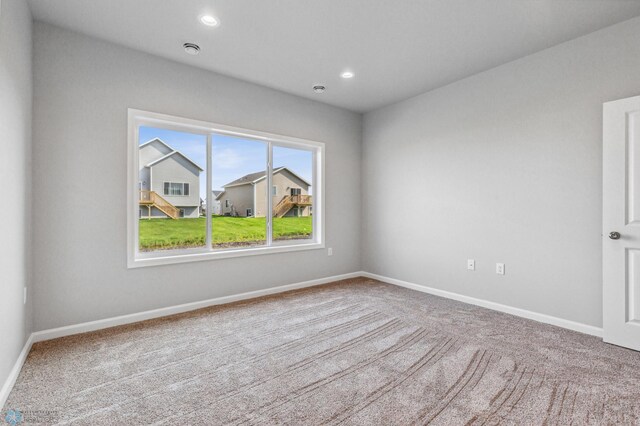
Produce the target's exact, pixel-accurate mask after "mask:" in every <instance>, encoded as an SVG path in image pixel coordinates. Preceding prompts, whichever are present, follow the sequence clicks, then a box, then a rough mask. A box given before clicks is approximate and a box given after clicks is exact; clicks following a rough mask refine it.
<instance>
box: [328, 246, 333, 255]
mask: <svg viewBox="0 0 640 426" xmlns="http://www.w3.org/2000/svg"><path fill="white" fill-rule="evenodd" d="M327 256H333V248H331V247H329V248H328V249H327Z"/></svg>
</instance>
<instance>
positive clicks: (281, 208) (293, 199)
mask: <svg viewBox="0 0 640 426" xmlns="http://www.w3.org/2000/svg"><path fill="white" fill-rule="evenodd" d="M310 205H312V196H311V195H287V196H285V197H282V200H280V202H279V203H278V204H276V206H275V207H274V208H273V217H282V216H284V215H285V214H287V213H288V212H289V210H291V209H292V208H294V207H306V206H310Z"/></svg>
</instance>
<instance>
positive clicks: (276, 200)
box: [215, 167, 312, 217]
mask: <svg viewBox="0 0 640 426" xmlns="http://www.w3.org/2000/svg"><path fill="white" fill-rule="evenodd" d="M271 183H272V187H271V191H270V192H269V194H270V196H271V197H272V201H271V202H272V207H273V216H274V217H284V216H310V215H311V214H312V211H311V208H312V207H311V206H312V196H311V195H309V191H310V189H311V184H310V183H309V182H307V181H306V180H305V179H303V178H302V177H300V176H299V175H297V174H296V173H294V172H293V171H291V170H290V169H288V168H287V167H278V168H276V169H274V170H273V179H272V182H271ZM223 188H224V191H223V192H222V193H220V194H218V196H217V197H216V198H215V200H216V201H218V202H220V209H221V213H222V214H223V215H228V216H242V217H251V216H253V217H265V216H266V212H267V208H268V207H267V196H266V194H267V191H266V190H267V173H266V171H260V172H255V173H249V174H248V175H245V176H242V177H241V178H239V179H236V180H234V181H232V182H229V183H228V184H226V185H224V186H223Z"/></svg>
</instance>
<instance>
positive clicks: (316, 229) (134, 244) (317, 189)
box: [127, 109, 325, 268]
mask: <svg viewBox="0 0 640 426" xmlns="http://www.w3.org/2000/svg"><path fill="white" fill-rule="evenodd" d="M128 119H129V123H128V165H127V166H128V167H127V168H128V173H127V266H128V267H129V268H139V267H144V266H156V265H167V264H174V263H186V262H194V261H202V260H214V259H227V258H233V257H242V256H255V255H265V254H275V253H286V252H292V251H302V250H318V249H324V248H325V243H324V241H325V224H324V223H325V222H324V218H325V206H324V199H325V198H324V195H325V194H324V186H325V165H324V158H325V153H324V150H325V144H324V143H322V142H317V141H312V140H307V139H301V138H294V137H289V136H282V135H276V134H272V133H266V132H261V131H256V130H249V129H242V128H239V127H233V126H227V125H223V124H216V123H210V122H206V121H199V120H192V119H188V118H182V117H176V116H171V115H166V114H159V113H154V112H148V111H142V110H137V109H129V110H128ZM140 126H149V127H159V128H163V129H169V130H175V131H183V132H189V133H195V134H200V135H203V136H206V137H207V158H208V159H210V157H211V145H212V137H213V134H222V135H229V136H238V137H245V138H249V139H254V140H259V141H263V142H265V143H266V144H267V159H266V164H267V188H270V187H271V186H272V182H273V164H272V153H273V147H276V146H279V147H284V148H294V149H304V150H307V151H311V152H312V153H313V179H312V184H313V185H314V188H313V199H312V200H313V201H312V211H313V212H314V214H313V216H312V221H313V233H312V238H311V239H309V240H285V241H272V222H271V212H272V210H273V199H272V197H270V196H269V197H267V212H268V214H269V216H268V217H267V221H266V222H267V224H266V226H267V234H266V235H267V238H266V240H267V241H266V244H265V245H264V246H260V247H247V248H242V247H239V248H228V249H216V248H213V247H212V242H211V224H212V221H211V220H207V229H206V243H205V246H204V247H196V248H189V249H179V250H159V251H154V252H140V250H139V241H138V239H139V229H138V226H139V217H138V215H139V213H138V210H139V205H138V197H139V194H138V185H137V183H138V181H139V170H138V168H139V165H138V155H139V140H138V137H139V131H138V129H139V127H140ZM208 163H209V161H208ZM206 173H207V179H206V181H207V188H206V193H207V194H210V193H211V190H212V188H211V184H212V183H211V176H212V170H211V165H210V164H207V170H206ZM212 208H213V200H212V199H211V197H207V211H208V212H209V211H212Z"/></svg>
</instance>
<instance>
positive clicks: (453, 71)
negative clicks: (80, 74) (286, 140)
mask: <svg viewBox="0 0 640 426" xmlns="http://www.w3.org/2000/svg"><path fill="white" fill-rule="evenodd" d="M29 2H30V5H31V9H32V11H33V14H34V17H35V18H36V19H37V20H41V21H46V22H50V23H52V24H55V25H58V26H61V27H66V28H70V29H72V30H76V31H79V32H82V33H85V34H89V35H92V36H95V37H98V38H102V39H105V40H109V41H112V42H115V43H119V44H122V45H125V46H129V47H132V48H135V49H139V50H142V51H145V52H149V53H152V54H155V55H158V56H162V57H165V58H169V59H173V60H176V61H180V62H184V63H187V64H190V65H194V66H197V67H201V68H205V69H209V70H211V71H215V72H219V73H222V74H226V75H230V76H233V77H237V78H240V79H243V80H248V81H251V82H255V83H258V84H262V85H264V86H268V87H272V88H275V89H279V90H282V91H285V92H289V93H293V94H295V95H299V96H304V97H307V98H310V99H315V100H318V101H321V102H326V103H329V104H332V105H337V106H340V107H344V108H348V109H351V110H354V111H359V112H364V111H370V110H372V109H376V108H378V107H381V106H384V105H387V104H390V103H393V102H397V101H400V100H402V99H406V98H408V97H411V96H414V95H417V94H419V93H422V92H425V91H428V90H431V89H434V88H436V87H440V86H443V85H445V84H448V83H451V82H453V81H456V80H459V79H461V78H464V77H467V76H469V75H472V74H475V73H478V72H480V71H483V70H486V69H489V68H492V67H495V66H498V65H500V64H503V63H506V62H509V61H512V60H514V59H517V58H520V57H523V56H525V55H528V54H531V53H533V52H536V51H539V50H542V49H545V48H547V47H550V46H553V45H556V44H558V43H561V42H564V41H567V40H570V39H573V38H576V37H579V36H581V35H584V34H587V33H590V32H592V31H595V30H598V29H600V28H603V27H606V26H608V25H612V24H615V23H617V22H621V21H623V20H626V19H630V18H633V17H635V16H638V15H640V1H638V0H161V1H160V0H29ZM204 13H211V14H214V15H215V16H217V17H218V18H219V19H220V21H221V24H220V26H219V27H217V28H209V27H206V26H204V25H202V24H200V22H199V21H198V17H199V16H200V15H201V14H204ZM184 42H193V43H197V44H199V45H200V47H201V48H202V52H201V53H200V55H199V56H195V57H194V56H189V55H187V54H186V53H185V52H184V51H183V50H182V44H183V43H184ZM347 68H348V69H350V70H353V71H354V72H355V73H356V76H355V78H353V79H351V80H343V79H341V78H340V77H339V74H340V72H341V71H343V70H345V69H347ZM314 83H322V84H325V85H326V86H327V90H326V92H325V93H322V94H316V93H314V92H313V91H312V89H311V87H312V85H313V84H314Z"/></svg>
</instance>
